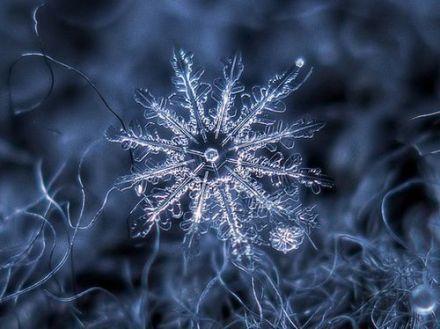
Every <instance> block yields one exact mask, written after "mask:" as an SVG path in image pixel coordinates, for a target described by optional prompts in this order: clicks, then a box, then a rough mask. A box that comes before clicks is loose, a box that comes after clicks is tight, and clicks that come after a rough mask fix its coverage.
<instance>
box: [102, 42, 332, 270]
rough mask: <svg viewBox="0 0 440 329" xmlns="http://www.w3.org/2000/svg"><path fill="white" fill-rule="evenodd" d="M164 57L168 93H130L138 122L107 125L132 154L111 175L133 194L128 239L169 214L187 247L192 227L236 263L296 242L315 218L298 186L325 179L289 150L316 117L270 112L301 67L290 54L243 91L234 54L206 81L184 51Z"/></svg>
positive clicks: (296, 83) (281, 107) (164, 222)
mask: <svg viewBox="0 0 440 329" xmlns="http://www.w3.org/2000/svg"><path fill="white" fill-rule="evenodd" d="M171 64H172V67H173V69H174V77H173V78H172V82H173V85H174V87H175V92H174V93H173V94H172V95H171V96H169V97H166V98H156V97H154V96H153V95H152V94H151V93H150V91H148V90H146V89H138V90H136V94H135V101H136V102H137V103H138V104H140V105H141V106H142V108H143V110H144V117H145V119H146V122H145V123H132V124H131V126H130V128H129V129H128V130H123V129H116V128H110V129H109V130H108V132H107V138H108V140H110V141H111V142H116V143H120V144H122V146H123V147H124V148H125V149H131V150H132V152H133V157H134V160H135V166H134V168H133V173H132V174H130V175H127V176H124V177H121V178H120V180H119V181H118V182H117V185H118V186H119V187H120V188H121V189H127V188H134V189H135V191H136V193H137V194H138V195H139V197H141V201H140V202H139V204H138V206H137V207H138V209H141V215H140V217H137V218H136V219H135V220H133V221H132V225H131V232H132V235H133V237H144V236H146V235H147V234H148V232H149V231H150V230H151V228H152V227H153V225H154V224H156V223H158V224H159V225H160V226H161V227H163V228H169V227H170V225H171V218H173V217H175V218H176V217H177V218H182V221H181V224H180V225H181V228H182V229H183V230H184V231H186V235H185V238H184V244H185V245H186V247H188V248H189V250H191V249H194V247H196V245H197V241H198V238H199V236H200V234H202V233H205V232H207V231H208V230H209V229H214V230H215V231H216V232H217V235H218V237H219V238H220V239H221V240H225V241H228V244H229V246H230V248H231V252H232V254H233V255H234V260H235V262H237V263H239V264H245V263H249V262H250V263H252V259H253V257H254V249H255V248H254V246H256V245H257V246H258V245H260V246H261V245H270V246H272V247H273V248H275V249H277V250H279V251H282V252H284V253H286V252H288V251H291V250H294V249H297V248H298V247H299V245H300V244H301V243H302V242H303V240H304V237H305V236H308V233H309V232H310V229H311V228H312V227H313V226H314V225H315V224H316V217H317V216H316V214H315V212H314V210H313V207H304V206H303V205H302V204H301V202H300V200H299V186H300V185H305V186H307V187H309V188H311V189H312V191H313V192H315V193H319V191H320V189H321V187H330V186H331V185H332V184H331V181H330V180H329V179H328V178H327V177H326V176H324V175H322V174H321V171H320V170H319V169H314V168H305V167H303V166H302V158H301V156H300V155H299V154H297V153H294V152H292V149H293V148H294V144H295V141H296V140H297V139H301V138H311V137H313V135H314V134H315V132H317V131H319V130H320V129H321V128H322V127H323V126H324V124H323V123H322V122H318V121H315V120H310V119H308V120H305V119H302V120H299V121H297V122H294V123H292V124H284V123H282V122H276V121H275V120H273V119H271V115H272V114H274V113H275V114H276V113H280V112H284V111H285V104H284V103H283V99H284V98H285V97H287V96H289V95H290V94H291V93H292V92H294V91H295V90H297V89H298V88H299V87H300V86H301V85H302V84H303V83H304V81H305V80H306V79H307V78H308V77H309V75H310V73H311V69H310V70H304V65H305V62H304V60H303V59H301V58H300V59H297V60H296V62H295V64H294V65H293V67H292V68H290V69H289V70H287V71H285V72H284V73H282V74H277V75H275V76H274V77H273V78H272V79H270V80H269V81H268V83H267V84H266V85H265V86H264V87H254V88H252V92H250V93H246V92H245V88H244V87H243V85H242V84H241V83H240V78H241V75H242V72H243V63H242V59H241V56H240V55H239V54H237V55H235V56H233V57H231V58H228V59H226V60H225V62H224V67H223V76H222V77H221V78H219V79H217V80H215V81H214V83H213V84H212V86H211V85H210V84H208V83H204V82H202V81H201V78H202V75H203V70H202V69H196V68H195V66H194V62H193V55H192V54H191V53H189V52H185V51H184V50H176V51H175V52H174V54H173V57H172V60H171ZM303 71H304V72H303Z"/></svg>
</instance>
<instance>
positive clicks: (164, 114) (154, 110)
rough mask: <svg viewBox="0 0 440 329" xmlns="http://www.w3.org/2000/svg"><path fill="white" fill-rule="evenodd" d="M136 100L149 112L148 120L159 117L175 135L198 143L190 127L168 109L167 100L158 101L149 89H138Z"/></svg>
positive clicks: (146, 114) (146, 116)
mask: <svg viewBox="0 0 440 329" xmlns="http://www.w3.org/2000/svg"><path fill="white" fill-rule="evenodd" d="M134 99H135V101H136V103H138V104H139V105H141V106H142V107H143V108H144V109H146V110H147V111H145V118H146V119H153V118H155V117H158V118H160V119H161V122H163V124H164V125H165V126H166V127H167V128H169V129H170V130H171V131H172V132H173V133H175V134H181V135H183V136H185V137H186V138H188V139H190V140H192V141H193V142H196V143H197V139H196V138H195V137H194V136H193V134H192V133H191V132H190V130H189V129H188V127H186V123H185V122H184V121H183V119H181V118H179V117H177V116H176V115H175V114H174V113H172V112H171V111H170V110H169V109H167V103H168V102H167V99H165V98H161V99H160V100H156V98H155V97H154V96H153V95H152V94H151V93H150V92H149V91H148V90H147V89H136V93H135V96H134Z"/></svg>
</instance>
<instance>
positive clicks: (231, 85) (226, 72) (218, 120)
mask: <svg viewBox="0 0 440 329" xmlns="http://www.w3.org/2000/svg"><path fill="white" fill-rule="evenodd" d="M243 68H244V66H243V63H242V60H241V55H240V54H236V55H235V56H234V57H233V58H228V59H226V60H225V65H224V67H223V79H217V80H216V81H214V86H215V87H216V89H217V91H218V92H219V93H218V94H214V96H213V97H214V100H215V101H216V102H217V109H216V113H215V121H214V133H215V138H216V139H217V138H218V136H219V134H220V132H221V131H228V130H229V125H228V123H230V119H231V116H230V114H229V111H231V109H232V106H233V104H234V100H235V95H236V94H238V93H240V92H242V91H243V90H244V87H243V86H241V85H239V84H238V81H239V80H240V77H241V74H242V73H243Z"/></svg>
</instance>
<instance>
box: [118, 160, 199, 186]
mask: <svg viewBox="0 0 440 329" xmlns="http://www.w3.org/2000/svg"><path fill="white" fill-rule="evenodd" d="M194 161H195V160H194V159H190V160H187V161H180V162H171V163H165V164H161V165H160V166H157V167H154V168H149V169H147V170H144V171H142V172H138V173H134V174H131V175H126V176H122V177H121V178H119V179H118V180H117V185H118V186H121V187H123V189H125V188H130V187H133V186H135V185H136V184H139V183H141V182H144V181H147V182H150V181H152V180H154V179H160V178H163V177H165V176H169V175H176V174H177V173H179V172H180V173H181V172H182V170H183V171H184V172H187V171H188V168H187V166H188V165H190V164H191V163H193V162H194Z"/></svg>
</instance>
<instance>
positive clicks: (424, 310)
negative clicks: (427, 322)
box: [411, 284, 437, 315]
mask: <svg viewBox="0 0 440 329" xmlns="http://www.w3.org/2000/svg"><path fill="white" fill-rule="evenodd" d="M411 305H412V308H413V310H414V312H416V313H417V314H420V315H427V314H430V313H432V312H433V311H434V309H435V308H436V306H437V303H436V299H435V295H434V293H433V291H432V288H431V287H429V286H427V285H424V284H421V285H419V286H417V287H415V288H414V289H413V290H412V292H411Z"/></svg>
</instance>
